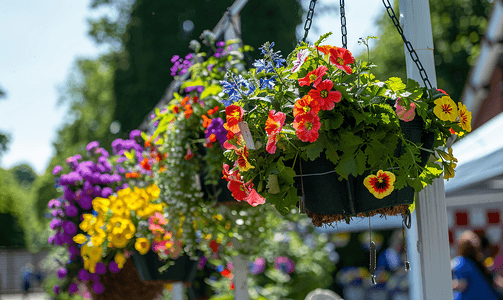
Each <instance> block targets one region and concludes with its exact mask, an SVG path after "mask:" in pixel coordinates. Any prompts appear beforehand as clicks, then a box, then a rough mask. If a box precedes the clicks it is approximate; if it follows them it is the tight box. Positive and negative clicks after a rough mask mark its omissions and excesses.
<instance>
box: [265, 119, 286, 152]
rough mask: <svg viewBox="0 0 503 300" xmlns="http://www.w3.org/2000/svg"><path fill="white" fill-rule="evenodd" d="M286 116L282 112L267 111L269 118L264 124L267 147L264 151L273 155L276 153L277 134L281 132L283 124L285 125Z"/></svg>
mask: <svg viewBox="0 0 503 300" xmlns="http://www.w3.org/2000/svg"><path fill="white" fill-rule="evenodd" d="M285 118H286V115H285V114H284V113H283V112H280V111H279V112H277V113H276V111H274V110H270V111H269V118H267V121H266V122H265V131H266V132H267V137H268V140H267V146H266V151H267V152H269V153H271V154H274V152H276V142H277V141H278V138H279V137H278V133H280V132H281V129H282V128H283V124H284V123H285Z"/></svg>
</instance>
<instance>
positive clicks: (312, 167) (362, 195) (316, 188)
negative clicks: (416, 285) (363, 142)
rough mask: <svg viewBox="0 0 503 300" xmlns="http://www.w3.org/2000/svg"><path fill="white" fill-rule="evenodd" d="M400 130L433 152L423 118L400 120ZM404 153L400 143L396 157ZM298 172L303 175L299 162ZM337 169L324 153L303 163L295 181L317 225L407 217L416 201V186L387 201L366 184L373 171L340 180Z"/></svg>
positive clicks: (423, 158) (424, 158)
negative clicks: (378, 216) (375, 217)
mask: <svg viewBox="0 0 503 300" xmlns="http://www.w3.org/2000/svg"><path fill="white" fill-rule="evenodd" d="M400 127H401V128H402V132H403V133H404V137H405V139H407V140H410V141H411V142H413V143H415V144H417V145H420V144H422V148H425V149H432V147H433V142H434V135H433V133H429V132H426V131H425V130H424V122H423V120H422V119H421V118H420V117H419V116H418V117H416V118H415V119H414V120H412V121H411V122H403V121H400ZM404 151H405V148H404V147H403V146H402V145H401V144H399V145H398V146H397V149H396V151H395V155H396V156H400V155H402V154H403V153H404ZM429 156H430V152H428V151H425V150H421V154H420V159H421V162H420V165H421V166H422V167H424V166H425V165H426V163H427V161H428V158H429ZM294 169H295V171H296V173H297V174H300V166H299V163H297V164H296V166H294ZM334 169H335V165H334V164H333V163H332V162H330V161H329V160H328V159H326V157H325V155H324V154H322V155H321V156H320V157H319V158H318V159H316V160H314V161H308V162H306V161H302V174H303V175H302V180H301V176H299V175H298V176H297V177H296V178H295V185H296V187H297V188H298V193H299V195H302V187H303V188H304V192H303V193H304V195H305V208H306V210H307V214H308V216H309V217H310V218H311V219H312V221H313V224H314V225H315V226H321V225H323V224H329V223H332V222H337V221H340V220H344V219H345V220H346V221H349V217H353V216H371V215H375V214H381V215H398V214H403V213H405V212H406V210H407V209H408V206H409V205H410V204H412V203H413V202H414V189H413V188H412V187H405V188H402V189H400V190H394V191H393V192H392V193H391V194H390V195H388V196H386V197H384V198H383V199H378V198H376V197H375V196H374V195H372V194H371V193H370V192H369V190H368V189H367V188H366V187H365V185H364V184H363V182H364V179H365V177H366V176H368V175H370V172H368V173H365V174H363V175H360V176H357V177H353V176H349V178H348V180H342V181H339V180H338V179H337V178H338V177H339V175H337V173H335V171H334Z"/></svg>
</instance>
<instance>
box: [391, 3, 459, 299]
mask: <svg viewBox="0 0 503 300" xmlns="http://www.w3.org/2000/svg"><path fill="white" fill-rule="evenodd" d="M399 5H400V14H401V18H403V23H402V22H401V23H402V24H403V30H404V34H405V37H406V38H407V39H408V40H409V41H410V42H411V44H412V46H413V47H414V49H415V50H416V52H417V54H418V57H419V59H420V61H421V63H422V65H423V67H424V68H425V70H426V72H427V74H428V78H429V80H430V82H431V84H432V86H433V87H436V85H437V82H436V74H435V61H434V57H433V37H432V31H431V18H430V5H429V2H428V0H399ZM405 51H406V53H405V57H406V66H407V77H408V78H411V79H414V80H415V81H417V82H419V83H420V84H423V82H422V79H421V76H420V75H419V71H418V69H417V67H416V65H415V63H414V62H413V61H412V59H411V58H410V56H409V54H408V51H407V49H406V48H405ZM414 219H415V220H416V222H413V223H412V226H415V227H416V229H415V230H409V232H408V238H407V244H408V245H407V251H408V254H409V258H410V259H411V268H412V270H411V274H410V275H409V278H410V279H411V281H410V282H412V285H411V291H410V298H411V299H427V300H430V299H431V300H433V299H447V300H448V299H453V292H452V277H451V276H452V275H451V272H450V256H449V236H448V229H447V209H446V204H445V190H444V182H443V179H442V178H439V179H436V180H435V181H434V182H433V185H432V186H428V187H426V188H425V189H424V190H423V191H421V192H420V193H419V195H418V197H416V211H415V212H414V214H413V220H414ZM418 252H419V255H418ZM415 269H420V270H415ZM414 275H416V276H420V277H416V276H414ZM418 278H421V281H419V280H417V279H418ZM421 287H422V288H421Z"/></svg>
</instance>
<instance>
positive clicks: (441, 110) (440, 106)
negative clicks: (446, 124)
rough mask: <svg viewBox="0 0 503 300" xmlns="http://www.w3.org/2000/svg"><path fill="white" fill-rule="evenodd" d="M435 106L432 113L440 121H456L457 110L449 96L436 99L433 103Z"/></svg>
mask: <svg viewBox="0 0 503 300" xmlns="http://www.w3.org/2000/svg"><path fill="white" fill-rule="evenodd" d="M434 103H435V104H436V106H435V108H433V113H435V115H436V116H437V117H438V118H439V119H440V120H442V121H451V122H454V121H456V118H457V117H458V108H457V107H456V103H455V102H454V100H452V99H451V97H449V96H443V97H442V98H438V99H437V100H435V102H434Z"/></svg>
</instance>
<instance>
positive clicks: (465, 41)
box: [360, 0, 493, 99]
mask: <svg viewBox="0 0 503 300" xmlns="http://www.w3.org/2000/svg"><path fill="white" fill-rule="evenodd" d="M492 2H493V1H490V0H448V1H430V12H431V23H432V31H433V42H434V48H435V69H436V75H437V83H438V88H441V89H443V90H445V91H447V92H448V93H449V94H450V95H451V97H452V99H459V98H460V96H461V92H462V86H463V85H464V83H465V82H466V78H467V76H468V73H469V71H470V69H471V67H472V66H473V65H474V63H475V59H476V58H477V56H478V53H479V48H480V46H479V45H480V40H481V37H482V35H483V34H484V33H485V30H486V27H487V18H488V16H489V13H490V10H491V8H492V5H493V4H492ZM394 10H395V12H396V13H397V15H398V1H395V5H394ZM376 25H377V26H378V28H379V30H378V31H379V33H380V35H379V40H378V42H377V44H376V45H375V46H374V47H373V48H372V49H371V50H370V54H369V55H370V61H372V62H375V63H378V64H377V65H378V66H377V68H376V69H375V70H374V72H373V73H374V74H375V75H376V76H377V77H378V78H383V77H392V76H395V77H399V78H402V79H405V77H406V73H405V56H404V55H405V53H404V46H403V42H402V39H401V38H400V35H399V34H398V32H397V30H396V28H395V26H394V25H393V22H392V21H391V19H390V18H389V16H388V14H387V13H386V12H383V15H382V16H381V17H380V18H379V20H378V21H377V23H376ZM407 38H408V39H409V40H411V38H410V37H407ZM412 46H413V47H414V46H415V45H412ZM406 55H409V54H408V53H407V54H406ZM360 58H361V59H367V53H365V54H362V55H361V56H360ZM428 75H429V76H433V75H430V74H428Z"/></svg>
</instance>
